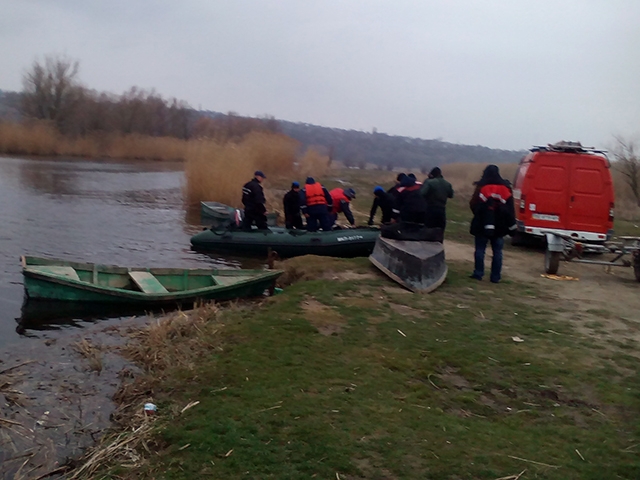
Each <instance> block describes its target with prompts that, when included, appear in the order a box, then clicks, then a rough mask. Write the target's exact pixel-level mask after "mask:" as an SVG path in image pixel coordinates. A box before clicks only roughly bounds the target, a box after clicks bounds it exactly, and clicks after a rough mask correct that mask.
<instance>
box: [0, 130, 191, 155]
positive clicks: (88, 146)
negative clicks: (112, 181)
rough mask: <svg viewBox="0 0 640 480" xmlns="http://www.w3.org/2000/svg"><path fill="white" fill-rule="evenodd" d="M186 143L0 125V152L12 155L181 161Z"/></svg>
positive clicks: (137, 135) (166, 138)
mask: <svg viewBox="0 0 640 480" xmlns="http://www.w3.org/2000/svg"><path fill="white" fill-rule="evenodd" d="M187 143H188V142H187V141H185V140H180V139H178V138H173V137H150V136H146V135H139V134H129V135H126V134H122V133H95V134H91V135H87V136H82V137H70V136H66V135H63V134H61V133H60V132H59V131H58V130H57V129H56V128H55V127H54V126H53V125H51V124H50V123H48V122H45V121H32V122H29V123H26V124H19V123H9V122H5V123H0V152H3V153H8V154H13V155H38V156H40V155H43V156H52V157H56V156H66V157H88V158H125V159H150V160H183V159H184V158H185V156H186V150H187Z"/></svg>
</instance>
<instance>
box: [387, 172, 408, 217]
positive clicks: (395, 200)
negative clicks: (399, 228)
mask: <svg viewBox="0 0 640 480" xmlns="http://www.w3.org/2000/svg"><path fill="white" fill-rule="evenodd" d="M406 176H407V174H406V173H399V174H398V175H397V176H396V184H395V185H394V186H393V187H391V188H390V189H389V190H387V193H388V194H389V195H391V197H392V198H393V204H394V205H397V203H398V196H399V195H400V192H399V189H400V188H401V187H400V184H401V183H402V179H403V178H404V177H406ZM391 218H392V219H393V220H396V221H397V220H399V218H400V217H399V216H398V213H397V209H394V210H393V211H392V212H391Z"/></svg>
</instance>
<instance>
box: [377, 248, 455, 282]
mask: <svg viewBox="0 0 640 480" xmlns="http://www.w3.org/2000/svg"><path fill="white" fill-rule="evenodd" d="M369 260H370V261H371V263H373V264H374V265H375V266H376V267H378V268H379V269H380V270H382V272H384V273H385V274H386V275H388V276H389V277H390V278H391V279H392V280H394V281H396V282H398V283H399V284H400V285H402V286H403V287H405V288H408V289H409V290H411V291H412V292H416V293H429V292H432V291H433V290H435V289H436V288H438V287H439V286H440V285H441V284H442V282H444V280H445V278H447V264H446V263H445V259H444V247H443V245H442V243H440V242H425V241H409V240H393V239H391V238H384V237H378V239H377V240H376V245H375V247H374V249H373V253H372V254H371V255H370V256H369Z"/></svg>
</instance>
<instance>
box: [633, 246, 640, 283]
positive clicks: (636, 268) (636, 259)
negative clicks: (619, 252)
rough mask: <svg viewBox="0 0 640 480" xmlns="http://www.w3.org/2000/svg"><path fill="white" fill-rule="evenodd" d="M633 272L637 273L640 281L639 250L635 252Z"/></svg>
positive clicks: (637, 278)
mask: <svg viewBox="0 0 640 480" xmlns="http://www.w3.org/2000/svg"><path fill="white" fill-rule="evenodd" d="M633 273H635V275H636V280H637V281H639V282H640V254H639V253H638V251H635V252H633Z"/></svg>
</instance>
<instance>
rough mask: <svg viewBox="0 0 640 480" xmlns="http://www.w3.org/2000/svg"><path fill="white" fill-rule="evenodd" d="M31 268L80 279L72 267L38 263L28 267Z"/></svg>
mask: <svg viewBox="0 0 640 480" xmlns="http://www.w3.org/2000/svg"><path fill="white" fill-rule="evenodd" d="M29 268H30V269H31V270H34V271H36V272H41V273H46V274H51V275H57V276H59V277H65V278H70V279H71V280H78V281H80V277H78V272H76V271H75V270H74V269H73V267H63V266H58V265H38V266H34V267H29Z"/></svg>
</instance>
